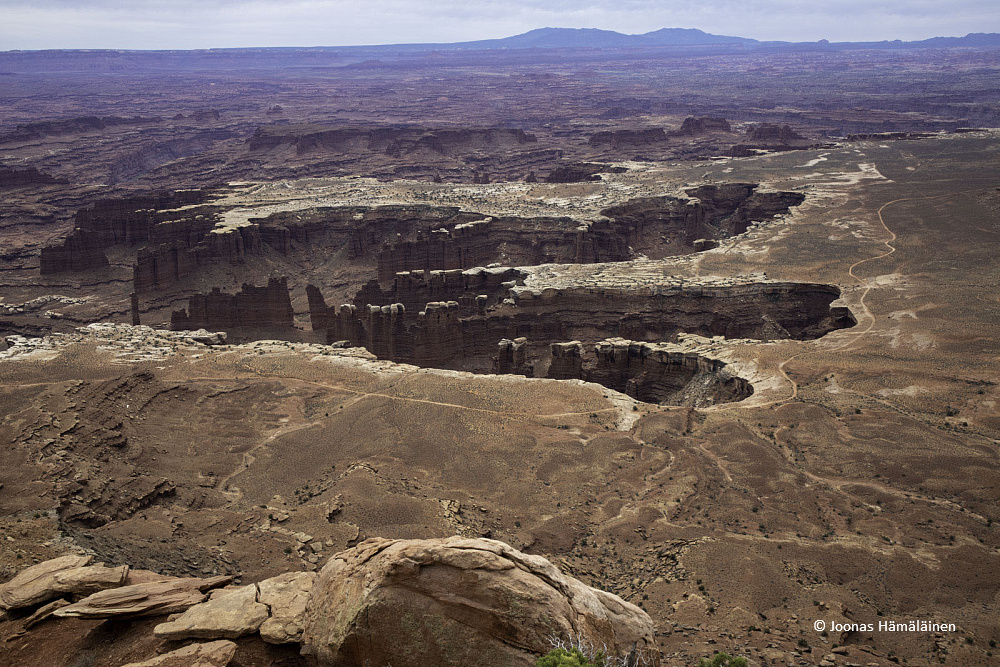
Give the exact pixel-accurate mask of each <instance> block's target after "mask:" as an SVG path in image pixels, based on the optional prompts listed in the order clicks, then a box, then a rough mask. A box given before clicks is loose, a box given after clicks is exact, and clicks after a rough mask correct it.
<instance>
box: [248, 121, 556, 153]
mask: <svg viewBox="0 0 1000 667" xmlns="http://www.w3.org/2000/svg"><path fill="white" fill-rule="evenodd" d="M537 140H538V139H537V137H536V136H535V135H533V134H529V133H526V132H525V131H524V130H519V129H511V128H460V129H431V128H414V127H380V128H375V129H365V128H353V127H330V126H323V125H317V124H309V125H284V124H283V125H262V126H260V127H258V128H257V129H256V130H255V131H254V133H253V135H252V136H251V137H250V138H249V139H248V140H247V147H248V149H249V151H250V152H251V153H260V152H264V151H270V150H274V149H277V148H281V147H285V146H287V147H294V149H295V153H296V155H307V154H311V153H336V154H341V155H360V154H365V153H381V154H384V155H388V156H390V157H400V156H404V155H409V154H412V153H419V152H421V151H429V152H433V153H437V154H440V155H454V154H462V153H469V152H475V151H482V150H500V151H503V150H506V149H510V148H514V147H518V146H521V145H523V144H530V143H535V142H537Z"/></svg>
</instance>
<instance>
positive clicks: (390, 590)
mask: <svg viewBox="0 0 1000 667" xmlns="http://www.w3.org/2000/svg"><path fill="white" fill-rule="evenodd" d="M552 638H560V639H563V640H567V639H573V640H579V639H582V640H584V641H585V642H587V643H588V644H590V645H596V646H601V645H606V646H607V649H608V652H609V653H611V654H616V655H625V654H627V653H628V652H630V651H633V650H635V651H637V652H645V653H647V655H648V656H649V659H650V662H649V664H655V662H656V661H657V656H658V653H657V652H656V651H655V650H654V643H653V622H652V620H651V619H650V618H649V616H648V615H647V614H646V612H644V611H643V610H642V609H640V608H638V607H636V606H635V605H633V604H630V603H628V602H625V601H624V600H622V599H621V598H618V597H617V596H615V595H612V594H610V593H606V592H604V591H600V590H597V589H594V588H590V587H589V586H586V585H585V584H583V583H582V582H580V581H578V580H576V579H573V578H572V577H567V576H565V575H563V574H562V573H561V572H559V570H558V569H557V568H556V567H555V566H554V565H552V563H550V562H549V561H547V560H546V559H544V558H542V557H540V556H531V555H528V554H524V553H521V552H520V551H517V550H515V549H514V548H512V547H510V546H508V545H507V544H504V543H503V542H498V541H495V540H487V539H465V538H460V537H452V538H447V539H433V540H386V539H371V540H367V541H365V542H362V543H361V544H360V545H358V546H357V547H355V548H353V549H348V550H347V551H344V552H342V553H340V554H337V555H336V556H334V557H333V558H332V559H331V560H330V561H329V562H328V563H327V564H326V565H325V566H324V567H323V569H322V570H321V571H320V574H319V577H318V578H317V580H316V582H315V584H314V586H313V592H312V596H311V597H310V600H309V604H308V607H307V609H306V614H305V630H304V632H303V636H302V653H303V654H304V655H308V656H312V657H313V658H314V659H315V660H316V661H317V662H318V663H319V664H321V665H342V666H344V667H354V666H357V667H363V666H364V665H366V664H372V665H387V664H391V665H393V667H425V666H426V665H446V664H450V665H457V664H476V663H478V662H481V661H482V660H483V658H484V656H488V661H489V662H490V663H492V664H504V665H525V666H526V667H527V666H531V665H534V663H535V660H536V659H537V657H538V656H539V655H541V654H544V653H546V652H548V651H549V650H550V649H551V648H552V644H551V642H550V639H552Z"/></svg>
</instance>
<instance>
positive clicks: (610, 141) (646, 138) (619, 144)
mask: <svg viewBox="0 0 1000 667" xmlns="http://www.w3.org/2000/svg"><path fill="white" fill-rule="evenodd" d="M667 140H668V137H667V133H666V132H665V131H664V130H663V128H662V127H649V128H645V129H642V130H608V131H605V132H597V133H595V134H592V135H590V138H589V139H588V140H587V143H588V144H590V145H591V146H595V147H597V146H609V147H610V148H612V149H618V148H636V147H640V146H650V145H652V144H658V143H663V142H665V141H667Z"/></svg>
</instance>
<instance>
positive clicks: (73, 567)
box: [0, 556, 128, 609]
mask: <svg viewBox="0 0 1000 667" xmlns="http://www.w3.org/2000/svg"><path fill="white" fill-rule="evenodd" d="M90 561H91V557H90V556H62V557H61V558H55V559H52V560H48V561H44V562H42V563H39V564H38V565H34V566H32V567H29V568H28V569H26V570H24V571H22V572H20V573H19V574H18V575H17V576H16V577H14V578H13V579H11V580H10V581H8V582H7V583H6V584H4V585H3V586H0V609H19V608H21V607H30V606H33V605H36V604H39V603H42V602H47V601H49V600H52V599H53V598H57V597H61V596H64V595H67V596H75V597H83V596H87V595H90V594H91V593H96V592H98V591H103V590H104V589H107V588H116V587H118V586H121V585H122V583H123V582H124V581H125V578H126V576H127V575H128V566H126V565H122V566H120V567H106V566H105V565H104V564H103V563H98V564H96V565H89V563H90Z"/></svg>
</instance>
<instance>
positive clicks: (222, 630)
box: [153, 584, 268, 639]
mask: <svg viewBox="0 0 1000 667" xmlns="http://www.w3.org/2000/svg"><path fill="white" fill-rule="evenodd" d="M257 595H258V590H257V584H250V585H249V586H243V587H241V588H236V589H234V590H231V591H216V592H215V593H214V594H213V595H212V598H211V599H210V600H208V601H207V602H203V603H201V604H196V605H194V606H192V607H190V608H189V609H188V610H187V611H185V612H184V613H183V614H181V615H180V616H179V617H177V618H176V619H174V620H172V621H168V622H166V623H161V624H159V625H157V626H156V627H155V628H154V629H153V634H154V635H156V636H157V637H162V638H164V639H187V638H189V637H199V638H203V639H220V638H222V639H236V638H237V637H242V636H244V635H249V634H252V633H254V632H257V629H258V628H259V627H260V626H261V624H262V623H263V622H264V621H266V620H267V618H268V607H267V605H264V604H261V603H260V602H258V601H257Z"/></svg>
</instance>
